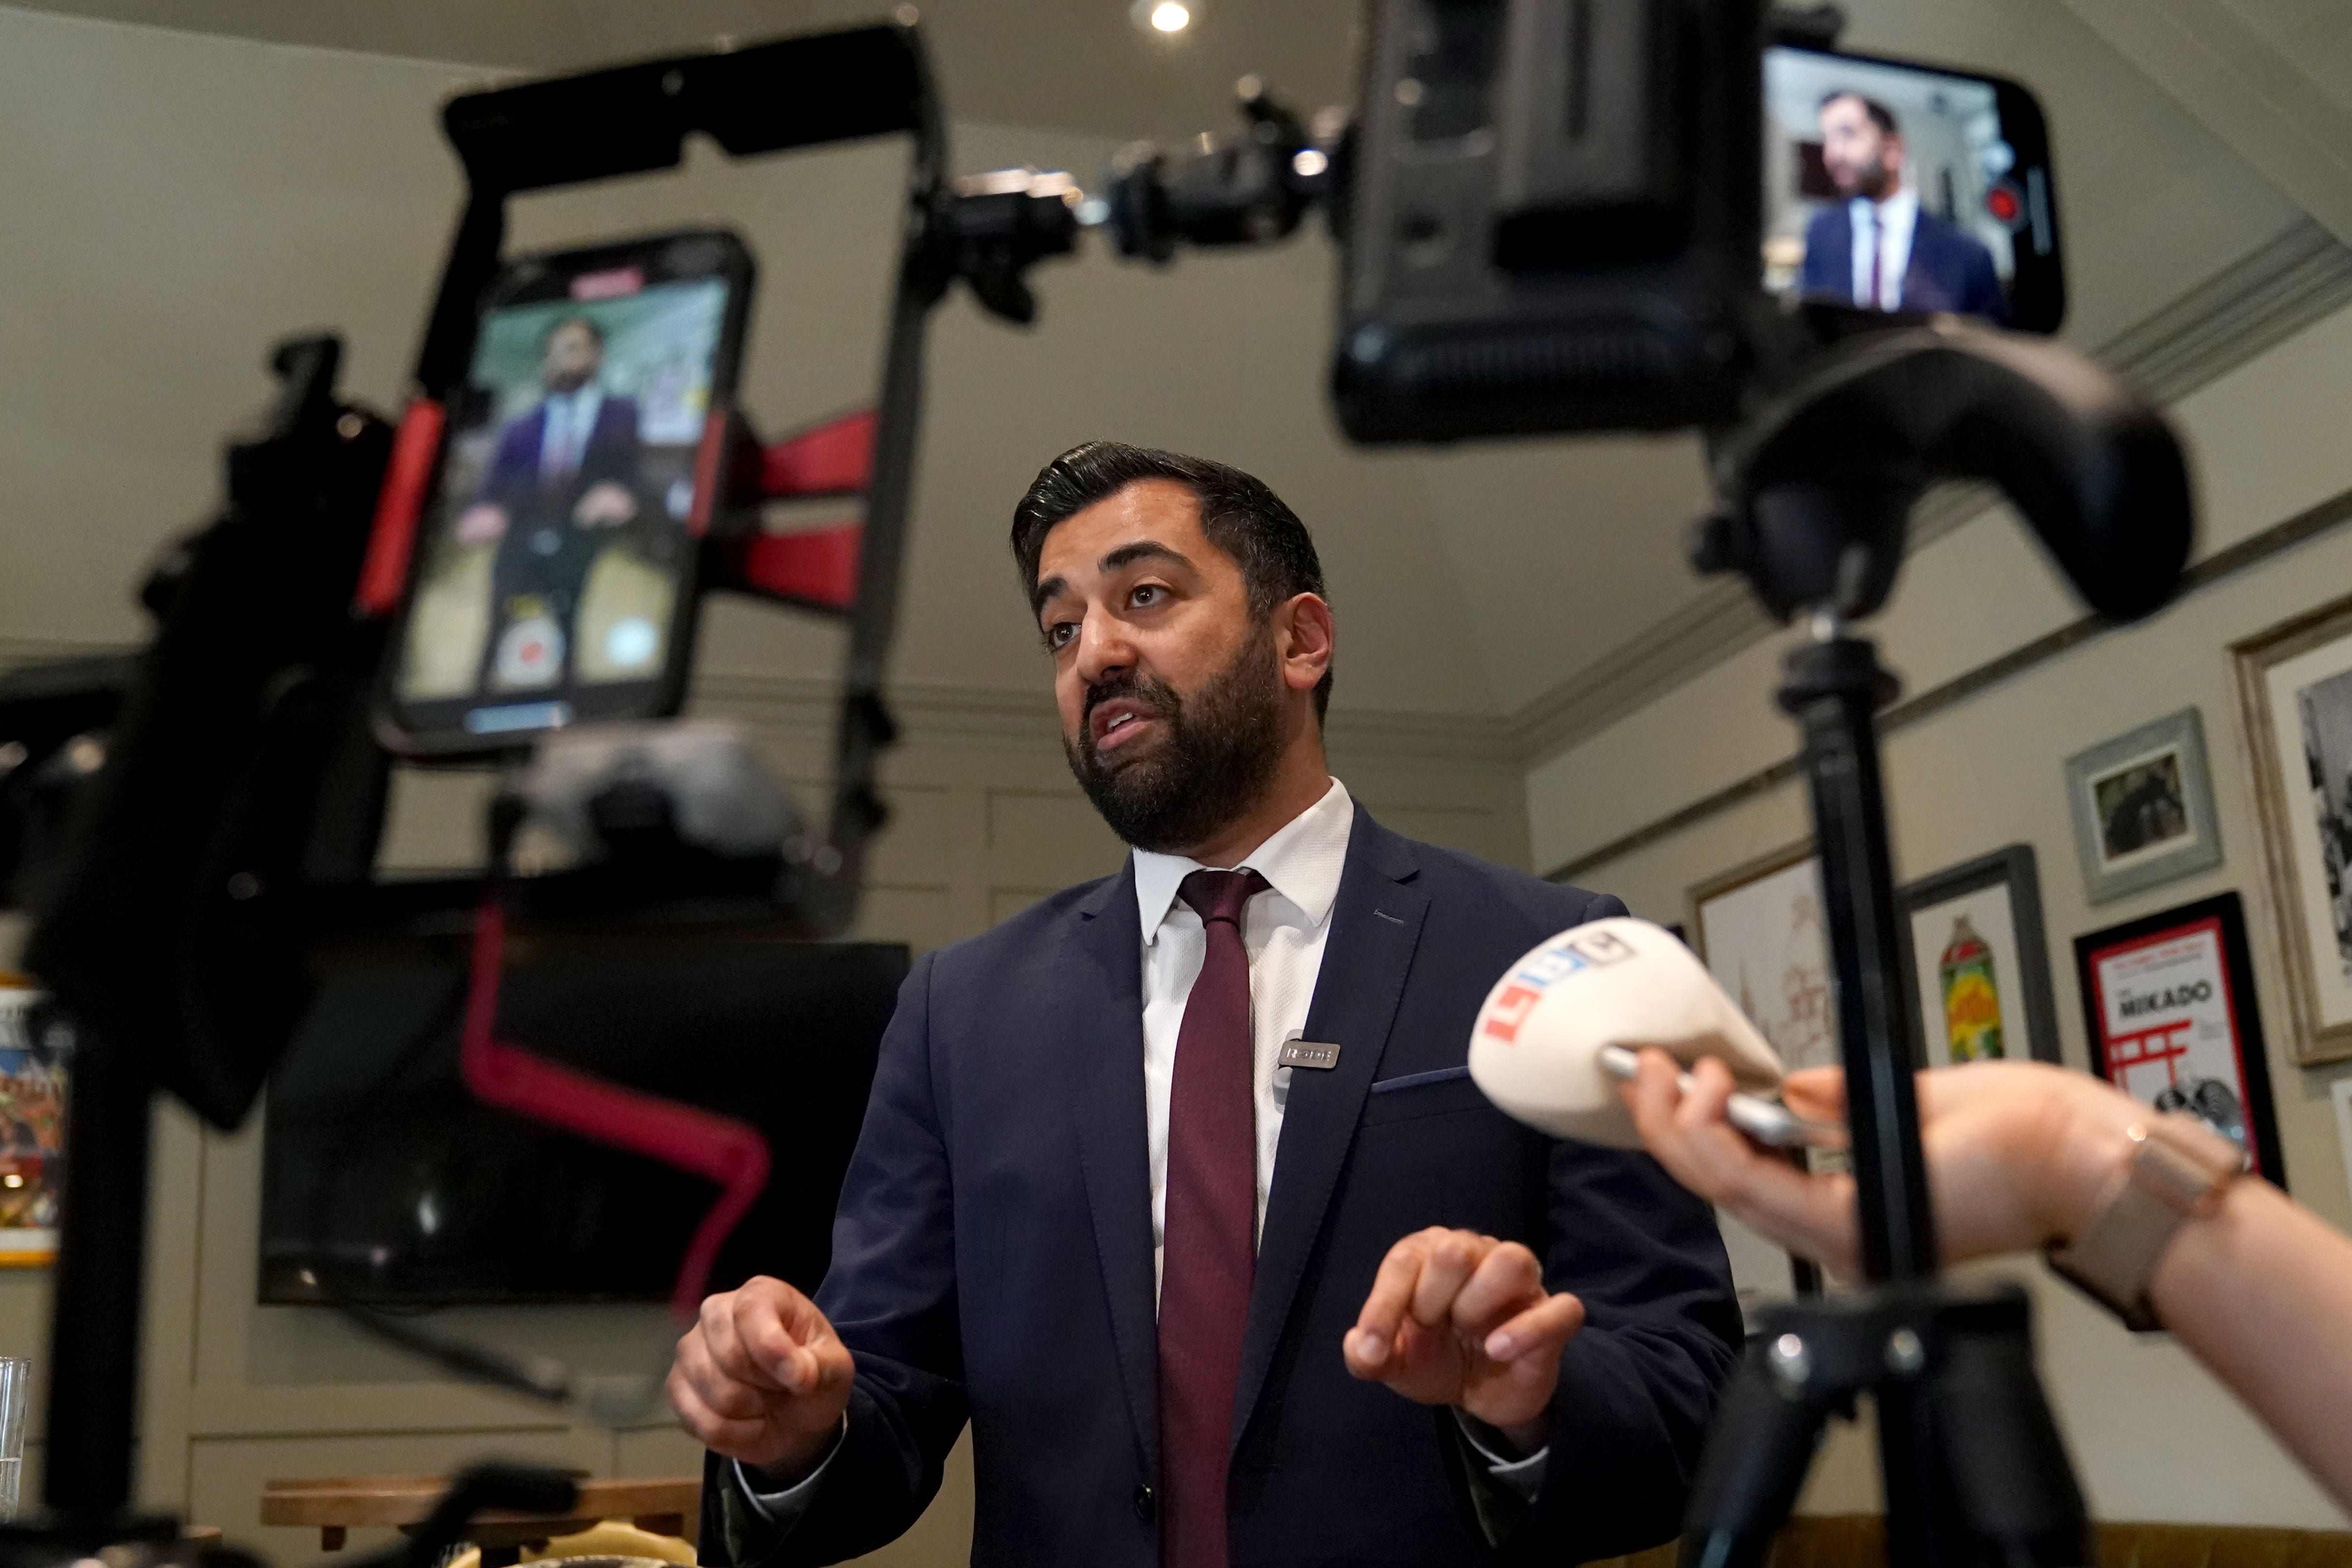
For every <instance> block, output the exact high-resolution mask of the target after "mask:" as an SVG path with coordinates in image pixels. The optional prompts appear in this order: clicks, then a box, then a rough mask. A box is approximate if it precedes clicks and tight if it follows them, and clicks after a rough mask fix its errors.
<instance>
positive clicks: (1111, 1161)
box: [1056, 859, 1160, 1476]
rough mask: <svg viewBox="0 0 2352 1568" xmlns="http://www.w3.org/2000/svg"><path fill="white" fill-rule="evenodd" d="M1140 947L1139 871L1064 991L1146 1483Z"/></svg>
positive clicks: (1102, 895) (1156, 1427)
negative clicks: (1137, 885)
mask: <svg viewBox="0 0 2352 1568" xmlns="http://www.w3.org/2000/svg"><path fill="white" fill-rule="evenodd" d="M1142 952H1143V938H1142V932H1141V924H1140V921H1139V918H1138V916H1137V915H1136V908H1135V862H1134V861H1133V860H1131V859H1130V860H1129V862H1128V863H1127V869H1126V870H1125V871H1124V872H1122V873H1120V874H1119V875H1118V876H1116V877H1113V878H1111V879H1109V880H1108V882H1106V883H1104V884H1103V885H1102V887H1101V888H1100V889H1098V890H1097V892H1096V894H1094V895H1093V896H1092V897H1091V898H1089V899H1087V900H1086V901H1085V902H1084V903H1082V904H1080V905H1079V906H1078V910H1077V920H1076V928H1075V929H1074V930H1073V931H1072V932H1071V940H1070V941H1069V943H1068V944H1067V946H1065V948H1064V949H1063V954H1062V967H1063V968H1064V970H1065V971H1066V973H1065V974H1064V976H1063V978H1062V984H1061V985H1060V986H1058V987H1057V988H1056V990H1057V991H1058V993H1059V995H1060V996H1061V997H1062V998H1064V999H1065V1001H1066V1005H1067V1006H1068V1007H1069V1009H1070V1011H1069V1015H1068V1017H1067V1019H1066V1022H1065V1024H1064V1030H1065V1033H1066V1043H1067V1049H1068V1051H1069V1061H1070V1064H1071V1066H1070V1088H1071V1112H1072V1115H1073V1119H1074V1120H1075V1122H1076V1131H1077V1146H1078V1164H1079V1167H1080V1170H1081V1172H1082V1173H1083V1175H1084V1177H1085V1181H1086V1188H1087V1208H1088V1209H1089V1210H1090V1211H1091V1213H1092V1216H1093V1219H1094V1230H1095V1250H1096V1253H1097V1256H1098V1257H1099V1258H1100V1260H1101V1262H1102V1280H1103V1292H1104V1294H1105V1296H1106V1297H1107V1298H1108V1301H1109V1306H1110V1324H1111V1338H1112V1341H1113V1343H1114V1344H1115V1345H1116V1346H1117V1348H1118V1369H1119V1381H1120V1383H1121V1385H1123V1386H1124V1387H1125V1389H1126V1393H1127V1409H1128V1416H1129V1419H1130V1420H1131V1421H1132V1422H1133V1423H1134V1426H1135V1440H1136V1445H1137V1448H1138V1451H1139V1453H1140V1454H1141V1455H1142V1457H1143V1469H1144V1474H1146V1475H1149V1476H1156V1475H1158V1474H1159V1473H1160V1335H1159V1309H1158V1304H1157V1301H1156V1298H1155V1294H1154V1289H1153V1283H1152V1274H1151V1172H1150V1156H1149V1153H1148V1149H1147V1145H1148V1143H1149V1138H1150V1134H1149V1130H1148V1128H1147V1125H1146V1123H1145V1119H1144V1109H1143V962H1142Z"/></svg>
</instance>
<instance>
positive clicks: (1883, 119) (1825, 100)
mask: <svg viewBox="0 0 2352 1568" xmlns="http://www.w3.org/2000/svg"><path fill="white" fill-rule="evenodd" d="M1842 98H1850V99H1853V101H1854V102H1856V103H1858V104H1860V105H1862V112H1863V113H1864V114H1866V115H1868V116H1869V117H1870V123H1872V124H1873V125H1875V126H1876V127H1878V129H1879V131H1880V132H1881V133H1883V134H1885V135H1887V136H1895V137H1899V136H1901V135H1902V134H1903V128H1902V127H1901V126H1900V125H1897V124H1895V111H1894V110H1891V109H1889V108H1887V107H1886V106H1885V104H1883V103H1881V102H1879V101H1878V100H1877V99H1874V98H1869V97H1865V96H1864V95H1863V94H1861V93H1858V92H1856V91H1854V90H1853V89H1852V88H1850V87H1848V88H1840V89H1838V90H1837V91H1835V92H1829V93H1823V94H1822V101H1821V102H1820V103H1818V104H1816V105H1815V106H1814V107H1813V112H1814V113H1815V114H1819V113H1820V112H1821V111H1822V110H1824V109H1827V108H1828V107H1829V106H1830V105H1832V104H1833V103H1835V102H1836V101H1837V100H1838V99H1842Z"/></svg>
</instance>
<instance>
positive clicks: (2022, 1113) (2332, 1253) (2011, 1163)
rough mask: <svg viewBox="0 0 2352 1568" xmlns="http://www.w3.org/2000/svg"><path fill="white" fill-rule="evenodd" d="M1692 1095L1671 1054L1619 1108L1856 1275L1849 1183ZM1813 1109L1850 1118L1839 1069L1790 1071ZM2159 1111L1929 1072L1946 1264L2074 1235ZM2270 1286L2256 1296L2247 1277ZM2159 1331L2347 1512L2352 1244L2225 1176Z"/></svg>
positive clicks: (1681, 1164)
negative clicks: (1741, 1127) (1757, 1136)
mask: <svg viewBox="0 0 2352 1568" xmlns="http://www.w3.org/2000/svg"><path fill="white" fill-rule="evenodd" d="M1692 1078H1693V1080H1694V1084H1693V1088H1692V1090H1691V1092H1689V1093H1687V1094H1685V1093H1683V1092H1681V1091H1680V1090H1679V1089H1678V1088H1677V1087H1676V1082H1675V1064H1674V1063H1673V1062H1672V1061H1670V1060H1669V1059H1668V1058H1667V1057H1666V1055H1665V1053H1664V1052H1663V1051H1644V1052H1643V1061H1642V1071H1641V1075H1640V1077H1639V1078H1638V1079H1637V1080H1636V1081H1635V1082H1633V1083H1632V1084H1629V1085H1627V1086H1626V1091H1625V1092H1626V1100H1627V1103H1628V1104H1630V1105H1631V1106H1632V1108H1633V1119H1634V1122H1635V1124H1637V1125H1638V1126H1639V1127H1640V1128H1641V1131H1642V1137H1643V1142H1644V1143H1645V1144H1647V1145H1648V1146H1649V1149H1650V1152H1651V1153H1652V1154H1653V1155H1656V1156H1657V1158H1658V1161H1659V1162H1660V1163H1661V1164H1662V1165H1664V1166H1665V1167H1666V1168H1667V1169H1668V1170H1669V1171H1671V1172H1673V1173H1674V1175H1675V1176H1676V1177H1677V1178H1679V1179H1680V1180H1681V1181H1682V1182H1683V1183H1684V1185H1685V1186H1688V1187H1690V1188H1691V1189H1692V1190H1693V1191H1695V1192H1696V1193H1698V1194H1699V1195H1700V1196H1701V1197H1706V1198H1710V1199H1712V1200H1713V1201H1715V1202H1716V1203H1718V1204H1720V1205H1722V1206H1723V1207H1725V1208H1727V1209H1729V1210H1730V1211H1731V1212H1732V1213H1734V1214H1736V1215H1738V1217H1739V1218H1741V1219H1742V1220H1744V1221H1746V1222H1747V1223H1748V1225H1750V1226H1751V1227H1753V1228H1755V1229H1757V1230H1758V1231H1759V1232H1761V1233H1762V1234H1763V1235H1765V1236H1767V1237H1769V1238H1770V1239H1773V1240H1775V1241H1778V1242H1780V1244H1781V1245H1782V1246H1784V1247H1787V1248H1788V1249H1790V1251H1792V1252H1797V1253H1801V1254H1802V1255H1804V1256H1807V1257H1811V1258H1815V1259H1818V1260H1821V1261H1822V1262H1824V1263H1826V1264H1828V1265H1829V1266H1830V1267H1831V1268H1832V1269H1833V1270H1841V1271H1851V1269H1852V1266H1853V1259H1854V1256H1855V1248H1856V1234H1855V1228H1854V1202H1853V1177H1852V1176H1843V1175H1841V1176H1814V1175H1808V1174H1806V1173H1804V1172H1801V1171H1800V1170H1798V1169H1796V1168H1795V1167H1794V1166H1790V1165H1789V1164H1788V1163H1787V1162H1786V1161H1784V1160H1782V1159H1781V1158H1780V1157H1778V1156H1776V1155H1769V1154H1766V1153H1764V1152H1762V1151H1760V1150H1759V1149H1758V1148H1757V1147H1756V1145H1753V1144H1750V1143H1749V1142H1748V1140H1747V1139H1746V1138H1745V1137H1743V1136H1742V1135H1741V1134H1738V1132H1736V1131H1735V1130H1733V1128H1732V1127H1731V1125H1730V1124H1729V1123H1728V1122H1727V1121H1726V1120H1725V1119H1724V1103H1725V1101H1726V1100H1727V1098H1728V1097H1729V1095H1730V1093H1731V1088H1732V1082H1731V1075H1730V1073H1729V1072H1728V1071H1727V1070H1726V1069H1725V1068H1724V1067H1723V1065H1722V1064H1721V1063H1720V1062H1717V1061H1703V1062H1701V1063H1699V1065H1698V1067H1697V1068H1696V1070H1695V1071H1693V1073H1692ZM1784 1097H1785V1098H1786V1099H1787V1100H1788V1102H1789V1103H1790V1107H1791V1108H1792V1109H1795V1110H1797V1111H1799V1112H1801V1113H1804V1114H1807V1115H1811V1116H1820V1117H1829V1118H1834V1117H1838V1116H1841V1115H1843V1111H1844V1079H1843V1074H1842V1073H1841V1072H1840V1071H1838V1070H1837V1069H1834V1068H1820V1069H1814V1070H1811V1071H1805V1072H1799V1073H1793V1074H1791V1075H1790V1078H1789V1081H1788V1083H1787V1085H1786V1087H1785V1092H1784ZM2150 1114H2151V1113H2150V1112H2149V1111H2148V1110H2147V1108H2146V1107H2145V1106H2143V1105H2140V1104H2139V1103H2137V1102H2135V1101H2133V1100H2132V1099H2130V1098H2129V1097H2128V1096H2126V1095H2125V1094H2124V1093H2122V1092H2119V1091H2117V1090H2116V1089H2115V1088H2113V1087H2111V1086H2109V1085H2107V1084H2105V1083H2102V1082H2099V1081H2098V1080H2096V1079H2095V1078H2091V1077H2088V1076H2086V1075H2084V1074H2083V1073H2079V1072H2069V1071H2064V1070H2063V1069H2061V1068H2056V1067H2051V1066H2046V1065H2043V1064H2041V1063H2029V1062H1979V1063H1973V1064H1971V1065H1969V1066H1965V1067H1954V1068H1945V1069H1940V1070H1938V1071H1931V1072H1923V1073H1921V1074H1920V1075H1919V1119H1920V1133H1921V1139H1922V1142H1923V1143H1924V1145H1925V1146H1926V1150H1927V1166H1928V1171H1929V1175H1930V1176H1931V1179H1932V1183H1933V1191H1934V1197H1935V1206H1936V1228H1937V1237H1938V1238H1939V1239H1940V1241H1941V1244H1942V1247H1943V1251H1944V1256H1945V1259H1946V1260H1947V1261H1950V1262H1958V1261H1961V1260H1965V1259H1969V1258H1976V1257H1984V1256H1989V1255H1992V1254H1996V1253H2002V1252H2017V1251H2023V1250H2026V1249H2032V1248H2038V1247H2042V1246H2044V1245H2048V1244H2051V1243H2063V1242H2066V1241H2069V1240H2072V1239H2074V1238H2075V1237H2076V1236H2077V1235H2078V1234H2079V1233H2080V1231H2081V1229H2082V1228H2083V1226H2084V1224H2085V1223H2086V1222H2087V1221H2088V1220H2089V1219H2090V1218H2091V1217H2092V1216H2093V1215H2095V1213H2096V1212H2097V1211H2098V1210H2099V1208H2100V1207H2101V1206H2102V1205H2103V1204H2104V1203H2105V1202H2106V1201H2107V1199H2108V1197H2109V1196H2110V1195H2111V1194H2113V1193H2114V1192H2115V1191H2116V1189H2117V1187H2118V1186H2119V1185H2120V1184H2121V1182H2122V1180H2123V1179H2124V1173H2125V1166H2126V1162H2127V1161H2128V1160H2129V1159H2130V1158H2131V1157H2132V1154H2133V1151H2134V1148H2135V1144H2134V1140H2133V1139H2132V1137H2131V1136H2130V1135H2129V1132H2128V1129H2130V1128H2132V1127H2133V1126H2134V1125H2135V1124H2139V1123H2143V1122H2145V1121H2146V1120H2147V1117H2148V1116H2149V1115H2150ZM2248 1281H2261V1288H2260V1289H2255V1290H2250V1289H2248V1288H2247V1285H2248ZM2147 1298H2148V1301H2149V1302H2150V1304H2152V1305H2153V1306H2154V1308H2155V1309H2156V1312H2157V1315H2158V1318H2159V1319H2161V1321H2162V1322H2163V1324H2164V1326H2165V1327H2166V1328H2167V1329H2168V1330H2170V1331H2171V1332H2172V1333H2173V1334H2174V1336H2175V1337H2177V1338H2178V1339H2179V1341H2180V1343H2182V1344H2184V1345H2186V1346H2187V1347H2188V1348H2189V1352H2190V1353H2191V1354H2194V1355H2195V1356H2196V1357H2197V1358H2198V1359H2199V1360H2200V1361H2201V1362H2203V1363H2204V1364H2206V1366H2208V1367H2209V1368H2210V1369H2211V1370H2212V1372H2213V1373H2214V1375H2216V1376H2218V1377H2220V1378H2221V1381H2222V1382H2224V1383H2226V1384H2228V1385H2230V1387H2231V1389H2232V1390H2234V1391H2235V1392H2236V1394H2237V1395H2238V1396H2239V1397H2240V1398H2242V1399H2243V1400H2244V1401H2245V1402H2246V1404H2247V1405H2248V1406H2250V1407H2252V1410H2253V1412H2254V1414H2255V1415H2256V1416H2260V1417H2261V1418H2262V1420H2263V1422H2264V1423H2265V1424H2266V1425H2267V1426H2269V1427H2270V1428H2271V1429H2272V1431H2273V1432H2274V1433H2276V1434H2277V1435H2278V1437H2279V1439H2280V1441H2281V1442H2283V1443H2284V1444H2285V1446H2286V1448H2287V1449H2288V1451H2289V1452H2291V1453H2293V1454H2294V1457H2295V1458H2297V1459H2298V1460H2300V1461H2301V1462H2302V1464H2303V1466H2304V1468H2305V1469H2307V1470H2309V1471H2310V1472H2311V1474H2312V1475H2313V1477H2314V1478H2315V1479H2317V1480H2318V1481H2319V1483H2320V1485H2321V1486H2323V1487H2325V1488H2326V1490H2327V1492H2328V1494H2329V1495H2330V1496H2331V1497H2333V1498H2334V1499H2335V1500H2336V1503H2337V1504H2338V1505H2339V1506H2340V1507H2343V1508H2344V1509H2346V1510H2347V1511H2352V1426H2347V1424H2346V1423H2345V1420H2344V1415H2343V1413H2344V1411H2345V1410H2347V1408H2352V1336H2347V1333H2346V1327H2345V1325H2346V1324H2347V1323H2352V1239H2347V1238H2346V1237H2345V1236H2344V1235H2343V1234H2342V1233H2341V1232H2339V1231H2337V1230H2336V1229H2335V1228H2333V1227H2332V1226H2329V1225H2328V1224H2326V1222H2325V1221H2323V1220H2321V1219H2320V1218H2318V1217H2317V1216H2315V1215H2314V1214H2313V1213H2311V1211H2310V1210H2308V1209H2306V1208H2304V1207H2301V1206H2300V1205H2298V1204H2296V1203H2295V1202H2294V1200H2293V1199H2291V1198H2289V1197H2287V1196H2286V1195H2285V1194H2284V1193H2283V1192H2281V1191H2280V1190H2279V1189H2278V1188H2276V1187H2274V1186H2272V1185H2271V1184H2270V1183H2268V1182H2265V1181H2259V1180H2254V1179H2252V1178H2247V1179H2242V1180H2239V1181H2234V1182H2231V1184H2230V1185H2229V1186H2226V1187H2225V1188H2223V1189H2222V1191H2221V1198H2220V1203H2219V1206H2218V1207H2216V1208H2215V1209H2214V1210H2213V1211H2212V1212H2211V1213H2210V1214H2208V1215H2205V1216H2203V1217H2201V1218H2193V1219H2190V1220H2189V1221H2188V1222H2187V1223H2185V1224H2183V1225H2182V1226H2181V1227H2180V1228H2179V1230H2178V1231H2177V1232H2175V1233H2174V1235H2173V1238H2172V1239H2171V1241H2170V1242H2169V1244H2168V1245H2167V1247H2166V1248H2165V1250H2164V1252H2163V1254H2162V1255H2161V1257H2160V1258H2159V1259H2158V1262H2157V1265H2156V1270H2155V1272H2154V1273H2153V1274H2152V1275H2151V1276H2150V1277H2149V1280H2148V1285H2147Z"/></svg>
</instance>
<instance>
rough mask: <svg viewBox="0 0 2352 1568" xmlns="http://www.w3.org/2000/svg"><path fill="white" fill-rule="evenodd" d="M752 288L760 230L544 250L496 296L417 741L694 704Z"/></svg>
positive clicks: (474, 377) (417, 715) (414, 702)
mask: <svg viewBox="0 0 2352 1568" xmlns="http://www.w3.org/2000/svg"><path fill="white" fill-rule="evenodd" d="M749 278H750V258H749V254H748V253H747V252H746V251H744V249H743V247H742V246H741V245H740V242H738V241H736V240H734V239H733V238H732V236H730V235H722V234H695V235H669V236H665V237H663V238H661V239H659V240H652V241H643V242H637V243H635V244H633V245H628V246H605V247H602V248H600V249H598V250H595V251H583V252H574V253H571V254H568V255H563V256H543V257H536V258H530V259H526V260H524V261H520V262H518V263H516V264H515V265H514V266H513V267H510V268H509V270H508V271H507V272H506V273H505V274H504V275H503V276H502V277H501V278H500V280H499V283H498V284H497V285H496V286H495V287H493V289H492V290H491V294H490V298H489V301H488V305H487V307H486V308H485V310H484V312H483V315H482V319H481V323H480V328H479V333H478V337H477V339H476V342H475V350H474V359H473V365H472V371H471V374H470V376H469V378H468V380H469V386H468V391H467V395H466V397H465V398H464V399H463V400H462V403H463V406H460V407H457V408H453V409H452V410H451V419H450V433H449V435H448V439H447V444H446V450H445V454H444V456H443V460H442V466H441V475H440V483H439V486H438V489H437V492H436V497H435V498H434V500H433V501H432V503H431V504H429V505H428V507H426V509H425V516H424V518H423V521H422V523H421V526H420V538H419V545H418V562H417V567H416V573H415V581H414V584H413V586H412V589H411V591H410V596H409V602H408V609H407V615H406V619H405V622H404V628H403V634H402V637H401V643H400V651H399V655H398V658H397V661H396V664H395V666H394V671H393V677H392V699H393V700H392V704H391V707H392V711H393V715H394V719H395V722H396V725H397V727H398V728H399V729H400V730H401V731H402V732H403V737H404V739H407V740H408V741H410V742H412V743H413V746H414V748H415V749H418V750H439V751H446V750H459V749H480V748H481V747H484V746H486V745H495V744H499V743H503V742H507V741H510V740H513V739H516V738H519V737H524V736H527V735H529V734H531V733H534V732H538V731H542V730H547V729H552V728H558V727H562V726H563V725H566V724H569V723H572V722H574V721H576V720H578V719H582V718H590V717H623V716H642V715H646V714H650V713H657V712H663V711H667V710H669V709H671V708H674V707H675V706H676V700H677V696H678V695H680V688H681V687H682V685H683V680H684V664H685V660H684V655H685V653H686V643H687V642H688V639H689V638H690V635H691V631H692V616H693V602H692V601H693V570H694V562H695V551H696V549H697V545H698V541H697V539H696V538H695V537H694V532H693V529H692V528H691V526H690V519H691V518H692V517H694V516H695V511H696V506H697V503H698V496H697V493H696V458H697V455H698V451H699V449H700V446H701V443H702V437H703V431H704V426H705V423H706V422H707V421H708V420H709V419H711V418H713V417H723V413H724V408H725V406H726V403H727V402H728V401H729V400H730V398H731V395H732V392H733V382H734V374H735V365H734V361H735V359H736V353H737V349H738V346H739V345H740V342H741V339H742V326H743V316H744V296H745V295H746V293H747V292H748V285H749Z"/></svg>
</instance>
